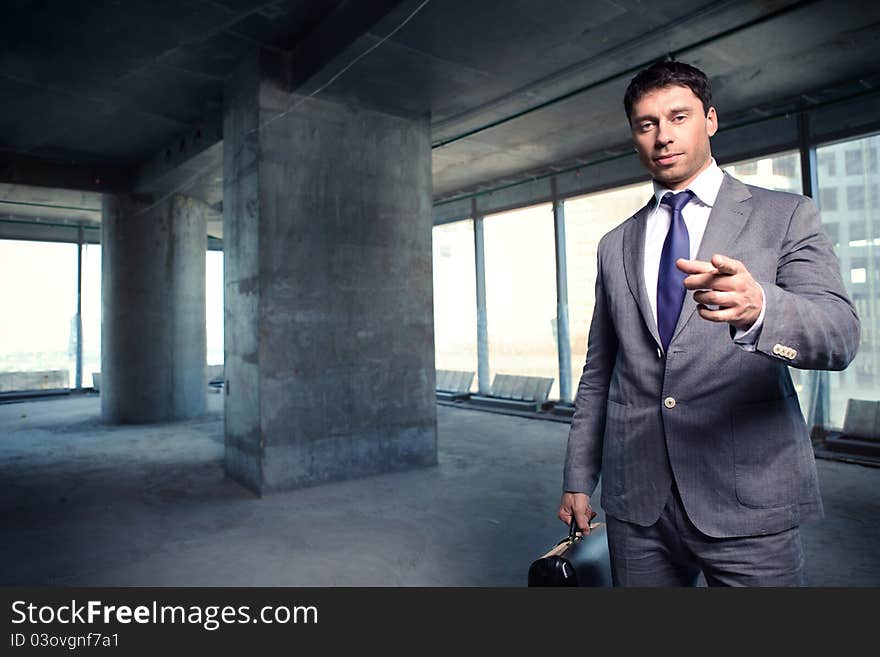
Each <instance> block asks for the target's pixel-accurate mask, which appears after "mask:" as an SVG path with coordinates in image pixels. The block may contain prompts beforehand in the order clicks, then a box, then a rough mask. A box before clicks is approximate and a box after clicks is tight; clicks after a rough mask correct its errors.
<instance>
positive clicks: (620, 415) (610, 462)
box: [602, 399, 627, 495]
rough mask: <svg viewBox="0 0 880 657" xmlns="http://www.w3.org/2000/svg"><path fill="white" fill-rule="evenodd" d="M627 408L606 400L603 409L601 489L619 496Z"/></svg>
mask: <svg viewBox="0 0 880 657" xmlns="http://www.w3.org/2000/svg"><path fill="white" fill-rule="evenodd" d="M626 416H627V407H626V405H625V404H621V403H620V402H616V401H613V400H611V399H609V400H608V404H607V405H606V407H605V437H604V444H603V447H602V489H603V490H606V491H608V492H609V493H611V494H615V495H616V494H619V493H621V492H622V491H623V489H624V485H625V482H624V480H623V479H624V476H623V472H624V467H623V466H624V463H623V459H624V454H625V451H624V441H625V440H626V436H627V417H626Z"/></svg>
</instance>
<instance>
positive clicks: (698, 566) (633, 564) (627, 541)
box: [606, 484, 804, 587]
mask: <svg viewBox="0 0 880 657" xmlns="http://www.w3.org/2000/svg"><path fill="white" fill-rule="evenodd" d="M606 521H607V533H608V549H609V552H610V555H611V576H612V579H613V582H614V586H643V587H650V586H695V585H696V583H697V579H698V577H699V575H700V572H702V573H703V575H704V576H705V578H706V583H707V584H708V585H709V586H803V585H804V551H803V548H802V546H801V535H800V529H799V528H798V527H793V528H791V529H787V530H785V531H783V532H780V533H778V534H770V535H766V536H742V537H735V538H712V537H710V536H706V535H705V534H703V533H702V532H700V530H698V529H697V528H696V527H695V526H694V525H693V523H692V522H691V521H690V520H689V519H688V517H687V513H686V512H685V510H684V506H683V505H682V502H681V497H680V496H679V493H678V489H677V488H676V486H675V484H673V486H672V490H671V491H670V494H669V499H668V501H667V502H666V506H665V507H664V508H663V511H662V513H661V514H660V518H659V519H658V520H657V522H656V523H654V524H653V525H651V526H649V527H642V526H640V525H635V524H632V523H629V522H625V521H623V520H619V519H617V518H614V517H612V516H607V517H606Z"/></svg>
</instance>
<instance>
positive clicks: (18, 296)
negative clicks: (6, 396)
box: [0, 240, 85, 390]
mask: <svg viewBox="0 0 880 657" xmlns="http://www.w3.org/2000/svg"><path fill="white" fill-rule="evenodd" d="M77 259H78V256H77V245H76V244H55V243H50V242H24V241H14V240H0V299H3V312H2V313H0V372H4V373H9V372H37V371H39V372H52V374H45V375H40V376H36V375H30V376H28V375H27V374H24V375H22V376H19V377H0V382H2V383H3V387H0V390H28V389H31V390H34V389H40V388H61V387H73V386H75V385H76V383H75V382H76V284H77ZM84 383H85V382H84Z"/></svg>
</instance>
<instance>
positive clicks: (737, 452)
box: [731, 395, 812, 508]
mask: <svg viewBox="0 0 880 657" xmlns="http://www.w3.org/2000/svg"><path fill="white" fill-rule="evenodd" d="M731 426H732V428H733V434H732V435H733V451H734V470H735V478H736V496H737V498H738V499H739V501H740V502H741V503H742V504H744V505H745V506H749V507H753V508H773V507H781V506H788V505H791V504H794V503H796V502H797V501H798V499H797V498H798V491H799V490H800V488H801V482H802V480H803V478H804V477H806V476H807V475H808V473H809V458H811V450H812V448H811V446H810V440H809V436H808V435H807V430H806V426H805V425H804V421H803V416H802V415H801V411H800V408H799V406H798V401H797V395H790V396H788V397H784V398H782V399H774V400H769V401H761V402H756V403H751V404H744V405H741V406H738V407H736V408H735V409H734V412H733V417H732V424H731Z"/></svg>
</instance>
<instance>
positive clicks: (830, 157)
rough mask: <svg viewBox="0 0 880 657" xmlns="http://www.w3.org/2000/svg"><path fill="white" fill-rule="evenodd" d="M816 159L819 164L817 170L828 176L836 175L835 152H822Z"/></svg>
mask: <svg viewBox="0 0 880 657" xmlns="http://www.w3.org/2000/svg"><path fill="white" fill-rule="evenodd" d="M816 161H817V163H818V165H819V171H820V172H821V173H822V175H823V176H826V177H828V176H836V175H837V154H836V153H823V154H822V155H819V156H818V157H817V158H816Z"/></svg>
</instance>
